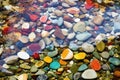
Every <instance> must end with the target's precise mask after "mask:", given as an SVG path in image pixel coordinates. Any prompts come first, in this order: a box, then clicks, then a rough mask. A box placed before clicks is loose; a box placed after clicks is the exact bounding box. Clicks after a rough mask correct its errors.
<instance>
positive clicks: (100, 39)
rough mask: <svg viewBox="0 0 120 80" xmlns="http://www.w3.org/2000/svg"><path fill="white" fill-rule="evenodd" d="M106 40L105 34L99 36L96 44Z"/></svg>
mask: <svg viewBox="0 0 120 80" xmlns="http://www.w3.org/2000/svg"><path fill="white" fill-rule="evenodd" d="M105 38H106V35H105V34H99V35H97V37H96V38H95V42H96V43H99V42H100V41H102V40H104V39H105Z"/></svg>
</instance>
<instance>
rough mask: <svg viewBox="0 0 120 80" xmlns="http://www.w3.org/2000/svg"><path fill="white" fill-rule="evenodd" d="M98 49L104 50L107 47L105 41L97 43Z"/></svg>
mask: <svg viewBox="0 0 120 80" xmlns="http://www.w3.org/2000/svg"><path fill="white" fill-rule="evenodd" d="M96 47H97V50H98V51H101V52H102V51H103V50H104V49H105V43H104V42H103V41H101V42H99V43H97V44H96Z"/></svg>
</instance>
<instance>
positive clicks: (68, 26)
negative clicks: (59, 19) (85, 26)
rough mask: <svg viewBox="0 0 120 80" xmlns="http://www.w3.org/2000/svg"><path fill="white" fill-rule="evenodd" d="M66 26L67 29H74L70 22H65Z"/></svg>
mask: <svg viewBox="0 0 120 80" xmlns="http://www.w3.org/2000/svg"><path fill="white" fill-rule="evenodd" d="M64 25H65V26H66V27H67V28H72V27H73V24H72V23H70V22H68V21H64Z"/></svg>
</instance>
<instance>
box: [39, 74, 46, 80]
mask: <svg viewBox="0 0 120 80" xmlns="http://www.w3.org/2000/svg"><path fill="white" fill-rule="evenodd" d="M47 79H48V76H47V75H45V74H41V75H39V76H38V77H37V80H47Z"/></svg>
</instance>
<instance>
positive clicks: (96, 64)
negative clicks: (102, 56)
mask: <svg viewBox="0 0 120 80" xmlns="http://www.w3.org/2000/svg"><path fill="white" fill-rule="evenodd" d="M90 67H91V68H92V69H94V70H96V71H99V70H100V69H101V64H100V61H99V60H97V59H93V60H92V61H91V62H90Z"/></svg>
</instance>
